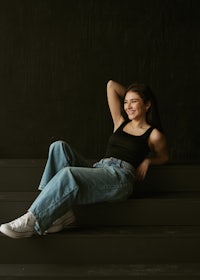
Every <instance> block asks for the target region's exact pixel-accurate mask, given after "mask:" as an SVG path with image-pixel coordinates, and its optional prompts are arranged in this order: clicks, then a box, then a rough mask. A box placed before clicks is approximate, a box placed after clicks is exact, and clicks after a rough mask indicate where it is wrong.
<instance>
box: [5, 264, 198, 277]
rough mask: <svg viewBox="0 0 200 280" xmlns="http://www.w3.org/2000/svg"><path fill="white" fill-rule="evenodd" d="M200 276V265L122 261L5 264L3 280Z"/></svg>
mask: <svg viewBox="0 0 200 280" xmlns="http://www.w3.org/2000/svg"><path fill="white" fill-rule="evenodd" d="M199 278H200V264H199V263H195V264H191V263H182V264H127V265H126V264H121V265H114V264H109V265H103V264H98V265H84V266H82V265H73V266H72V265H71V266H70V265H67V266H66V265H59V264H5V265H4V264H1V265H0V279H6V280H19V279H20V280H21V279H26V280H27V279H31V280H35V279H37V280H38V279H42V280H49V279H54V280H56V279H67V280H76V279H88V280H89V279H91V280H101V279H117V280H124V279H148V280H154V279H158V280H169V279H176V280H179V279H183V280H190V279H192V280H194V279H198V280H199Z"/></svg>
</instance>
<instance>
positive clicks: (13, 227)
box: [0, 212, 36, 238]
mask: <svg viewBox="0 0 200 280" xmlns="http://www.w3.org/2000/svg"><path fill="white" fill-rule="evenodd" d="M35 221H36V218H35V217H34V215H33V214H32V213H31V212H27V213H26V214H25V215H23V216H21V217H19V218H18V219H16V220H14V221H12V222H10V223H7V224H2V225H1V227H0V231H1V232H2V233H3V234H5V235H7V236H9V237H11V238H23V237H31V236H32V235H33V234H34V233H35V230H34V224H35Z"/></svg>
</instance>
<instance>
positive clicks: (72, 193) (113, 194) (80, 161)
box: [29, 141, 135, 234]
mask: <svg viewBox="0 0 200 280" xmlns="http://www.w3.org/2000/svg"><path fill="white" fill-rule="evenodd" d="M134 174H135V169H134V167H133V166H132V165H131V164H129V163H127V162H125V161H122V160H119V159H116V158H105V159H101V160H100V161H99V162H97V163H95V164H94V165H93V166H91V165H89V163H88V162H87V161H86V160H85V159H84V158H83V157H82V156H80V155H79V154H78V153H77V152H76V151H74V150H73V149H72V148H71V147H70V145H68V144H67V143H66V142H64V141H56V142H54V143H53V144H51V146H50V148H49V156H48V160H47V163H46V166H45V169H44V173H43V175H42V178H41V182H40V185H39V190H41V193H40V194H39V196H38V197H37V198H36V200H35V201H34V202H33V204H32V205H31V207H30V209H29V211H30V212H31V213H33V215H34V216H35V218H36V224H35V229H36V231H37V233H38V234H43V233H44V231H45V230H47V229H48V228H49V227H50V226H51V225H52V223H53V222H54V221H55V220H56V219H58V218H60V217H61V216H62V215H64V214H65V213H66V212H67V211H68V210H69V209H70V208H71V207H72V206H73V205H79V204H92V203H99V202H117V201H123V200H126V199H127V198H128V197H129V196H130V195H131V193H132V191H133V185H134V181H135V175H134Z"/></svg>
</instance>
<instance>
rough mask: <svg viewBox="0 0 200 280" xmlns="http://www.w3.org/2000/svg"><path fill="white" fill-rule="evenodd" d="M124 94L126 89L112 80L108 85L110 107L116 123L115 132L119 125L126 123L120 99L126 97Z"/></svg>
mask: <svg viewBox="0 0 200 280" xmlns="http://www.w3.org/2000/svg"><path fill="white" fill-rule="evenodd" d="M124 94H125V88H124V87H123V86H122V85H121V84H119V83H117V82H115V81H112V80H110V81H109V82H108V83H107V98H108V105H109V108H110V112H111V116H112V119H113V123H114V130H116V129H117V128H118V127H119V125H120V124H121V123H122V122H123V121H124V118H123V116H122V114H121V101H120V99H121V98H122V97H123V96H124Z"/></svg>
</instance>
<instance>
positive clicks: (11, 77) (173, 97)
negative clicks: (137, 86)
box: [0, 0, 200, 162]
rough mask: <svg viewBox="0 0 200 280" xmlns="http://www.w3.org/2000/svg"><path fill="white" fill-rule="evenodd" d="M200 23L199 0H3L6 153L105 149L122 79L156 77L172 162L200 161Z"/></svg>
mask: <svg viewBox="0 0 200 280" xmlns="http://www.w3.org/2000/svg"><path fill="white" fill-rule="evenodd" d="M199 28H200V17H199V1H198V0H197V1H194V0H193V1H192V0H171V1H167V0H162V1H160V0H158V1H155V0H140V1H138V0H137V1H136V0H130V1H129V0H123V1H117V0H116V1H114V0H102V1H100V0H99V1H98V0H71V1H67V0H1V1H0V38H1V39H0V40H1V41H0V42H1V43H0V94H1V100H0V131H1V138H0V157H1V158H44V157H46V155H47V151H48V146H49V144H50V143H51V141H53V140H55V139H58V138H62V139H65V140H67V141H69V142H71V144H72V145H74V146H75V147H76V148H77V149H78V150H79V151H80V152H81V153H82V154H84V155H85V156H86V157H88V158H99V157H102V156H103V154H104V151H105V148H106V143H107V138H108V136H109V134H110V133H111V131H112V122H111V118H110V115H109V111H108V107H107V103H106V83H107V81H108V80H109V79H114V80H117V81H119V82H121V83H122V84H124V85H125V86H127V85H129V84H130V83H131V82H133V81H135V80H137V81H143V82H145V83H148V84H150V86H151V87H152V89H153V90H154V92H155V95H156V96H157V99H158V103H159V107H160V113H161V119H162V122H163V126H164V128H165V133H166V136H167V139H168V142H169V147H170V155H171V161H172V162H177V161H178V162H199V159H200V125H199V121H200V117H199V108H200V97H199V96H200V92H199V78H200V75H199V74H200V68H199V62H200V61H199V56H200V53H199V43H200V40H199V31H200V30H199Z"/></svg>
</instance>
